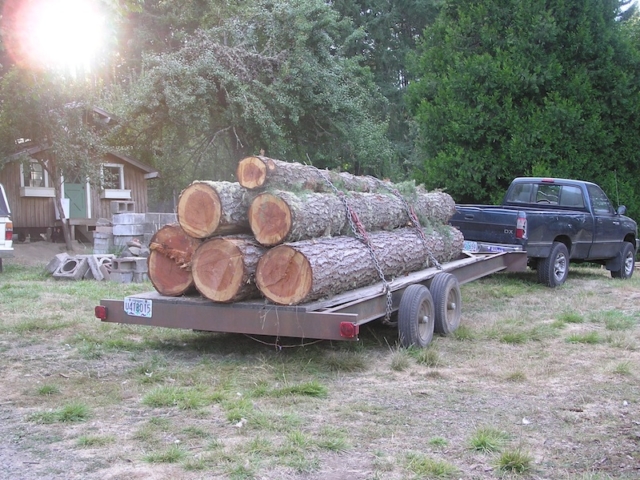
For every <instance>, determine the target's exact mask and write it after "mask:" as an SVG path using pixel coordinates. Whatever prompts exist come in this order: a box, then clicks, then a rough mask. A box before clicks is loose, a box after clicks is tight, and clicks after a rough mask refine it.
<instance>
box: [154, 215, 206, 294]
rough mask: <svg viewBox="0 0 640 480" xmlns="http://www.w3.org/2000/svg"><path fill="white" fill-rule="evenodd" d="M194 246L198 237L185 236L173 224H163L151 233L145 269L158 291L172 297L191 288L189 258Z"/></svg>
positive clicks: (192, 284) (196, 245)
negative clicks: (149, 250) (149, 251)
mask: <svg viewBox="0 0 640 480" xmlns="http://www.w3.org/2000/svg"><path fill="white" fill-rule="evenodd" d="M198 245H200V240H198V239H195V238H193V237H190V236H189V235H187V234H186V233H185V231H184V230H183V229H182V228H181V227H180V225H177V224H169V225H165V226H164V227H162V228H161V229H160V230H158V231H157V232H156V233H155V234H154V235H153V237H152V238H151V242H150V249H151V253H150V255H149V258H148V260H147V271H148V275H149V280H150V281H151V284H152V285H153V286H154V288H155V289H156V290H157V291H158V293H160V294H161V295H166V296H170V297H175V296H178V295H182V294H184V293H188V292H189V291H191V290H193V288H194V282H193V276H192V274H191V257H192V255H193V253H194V252H195V251H196V248H197V247H198Z"/></svg>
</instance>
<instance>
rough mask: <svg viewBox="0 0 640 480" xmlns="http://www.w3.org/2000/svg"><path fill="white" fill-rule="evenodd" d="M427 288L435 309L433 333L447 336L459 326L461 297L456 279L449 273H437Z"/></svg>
mask: <svg viewBox="0 0 640 480" xmlns="http://www.w3.org/2000/svg"><path fill="white" fill-rule="evenodd" d="M429 287H430V289H431V295H432V296H433V303H434V304H435V308H436V318H435V331H436V333H440V334H442V335H449V334H450V333H453V332H455V331H456V330H457V328H458V327H459V326H460V316H461V314H462V295H461V293H460V285H459V284H458V279H457V278H456V277H455V276H453V275H452V274H450V273H444V272H441V273H437V274H436V276H435V277H433V280H431V285H430V286H429Z"/></svg>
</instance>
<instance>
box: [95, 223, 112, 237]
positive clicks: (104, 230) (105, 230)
mask: <svg viewBox="0 0 640 480" xmlns="http://www.w3.org/2000/svg"><path fill="white" fill-rule="evenodd" d="M98 233H101V234H103V235H113V227H112V226H111V225H109V226H103V225H96V229H95V230H94V232H93V234H94V235H96V234H98Z"/></svg>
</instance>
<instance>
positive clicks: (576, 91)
mask: <svg viewBox="0 0 640 480" xmlns="http://www.w3.org/2000/svg"><path fill="white" fill-rule="evenodd" d="M619 14H620V8H619V4H618V2H617V1H616V0H606V1H601V0H581V1H578V2H576V1H570V0H554V1H546V0H545V1H543V0H532V1H530V2H520V1H517V0H482V1H479V2H473V3H471V4H470V3H469V2H465V1H462V0H451V1H449V2H447V3H446V5H445V6H444V7H443V9H442V11H441V14H440V15H439V17H438V20H437V21H436V23H435V24H434V25H433V26H432V27H429V28H427V29H426V30H425V32H424V41H423V42H422V44H421V45H420V48H419V50H418V53H417V55H416V59H415V63H414V68H415V73H416V75H417V76H418V77H419V81H417V82H415V83H414V84H413V85H411V86H410V94H409V97H408V98H409V104H410V107H411V110H412V112H413V114H414V115H415V118H416V121H417V123H418V124H419V126H420V134H421V138H420V147H421V150H422V151H423V152H424V157H425V159H424V162H423V163H422V164H421V165H419V171H418V172H417V174H416V176H417V178H418V179H419V180H421V181H424V182H425V183H426V184H427V186H431V187H444V188H447V189H448V191H449V192H450V193H451V194H452V195H453V196H454V198H455V199H456V200H457V201H459V202H465V201H476V202H490V201H494V202H495V201H499V200H500V199H501V196H502V194H503V193H504V191H505V188H506V187H507V186H508V184H509V183H510V181H511V179H512V178H513V177H514V176H518V175H548V176H556V177H573V178H580V179H584V180H590V181H595V182H597V183H600V184H601V185H603V187H604V188H605V190H607V191H608V192H609V193H610V195H615V193H616V192H618V193H619V196H620V200H622V201H624V202H625V203H626V204H627V205H628V206H629V207H631V208H630V210H631V212H633V213H636V214H640V196H638V194H637V193H635V191H636V188H635V185H636V182H635V181H634V180H633V175H632V173H633V172H635V171H636V170H637V168H638V165H639V164H640V136H638V134H637V133H638V131H639V127H640V118H639V114H640V61H639V56H638V49H637V48H634V47H633V46H632V45H631V43H630V42H629V36H628V34H627V33H626V30H625V29H624V28H623V27H622V25H621V23H620V22H619V21H617V20H616V18H617V17H618V15H619ZM613 200H614V201H615V200H616V197H615V196H614V198H613Z"/></svg>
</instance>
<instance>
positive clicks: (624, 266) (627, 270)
mask: <svg viewBox="0 0 640 480" xmlns="http://www.w3.org/2000/svg"><path fill="white" fill-rule="evenodd" d="M619 255H620V270H611V276H612V277H613V278H622V279H623V280H626V279H628V278H631V276H632V275H633V270H634V268H635V263H636V259H635V255H636V252H635V249H634V248H633V245H631V244H630V243H629V242H624V244H623V245H622V248H621V249H620V254H619ZM0 271H1V270H0Z"/></svg>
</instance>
